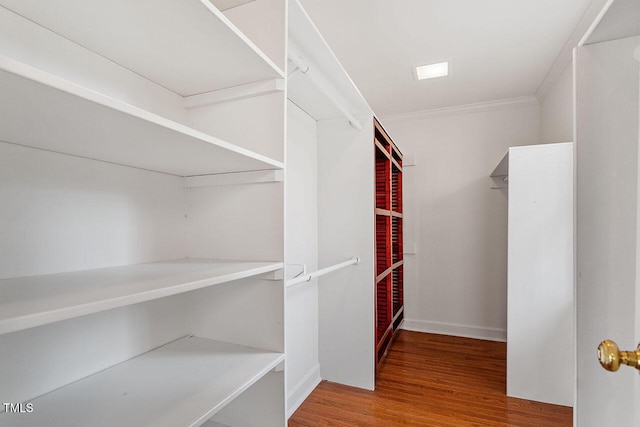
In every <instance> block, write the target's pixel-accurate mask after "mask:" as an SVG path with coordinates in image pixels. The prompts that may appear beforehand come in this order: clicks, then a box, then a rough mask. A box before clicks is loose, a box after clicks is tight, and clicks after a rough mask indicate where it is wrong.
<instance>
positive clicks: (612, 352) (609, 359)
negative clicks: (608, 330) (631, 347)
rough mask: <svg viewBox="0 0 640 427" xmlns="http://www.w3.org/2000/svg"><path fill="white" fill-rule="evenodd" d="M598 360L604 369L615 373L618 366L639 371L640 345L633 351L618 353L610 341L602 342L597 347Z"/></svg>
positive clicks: (617, 349) (616, 346)
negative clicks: (625, 366)
mask: <svg viewBox="0 0 640 427" xmlns="http://www.w3.org/2000/svg"><path fill="white" fill-rule="evenodd" d="M598 360H599V361H600V364H601V365H602V367H603V368H604V369H606V370H607V371H611V372H615V371H617V370H618V369H619V368H620V365H627V366H633V367H634V368H636V369H638V370H640V344H638V348H637V349H636V350H635V351H620V349H619V348H618V345H617V344H616V343H615V342H613V341H611V340H604V341H602V342H601V343H600V345H599V346H598Z"/></svg>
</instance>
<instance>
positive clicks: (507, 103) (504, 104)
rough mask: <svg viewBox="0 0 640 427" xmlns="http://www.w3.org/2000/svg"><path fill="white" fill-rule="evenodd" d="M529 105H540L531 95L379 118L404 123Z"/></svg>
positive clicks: (386, 121)
mask: <svg viewBox="0 0 640 427" xmlns="http://www.w3.org/2000/svg"><path fill="white" fill-rule="evenodd" d="M531 105H540V103H539V102H538V99H537V98H536V97H535V96H533V95H530V96H521V97H518V98H506V99H497V100H494V101H487V102H478V103H475V104H464V105H456V106H453V107H443V108H434V109H432V110H423V111H415V112H412V113H401V114H392V115H388V116H383V117H381V120H382V121H383V122H385V123H390V122H406V121H412V120H422V119H427V118H433V117H444V116H454V115H458V114H471V113H480V112H483V111H493V110H502V109H508V108H519V107H528V106H531Z"/></svg>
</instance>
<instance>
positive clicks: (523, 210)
mask: <svg viewBox="0 0 640 427" xmlns="http://www.w3.org/2000/svg"><path fill="white" fill-rule="evenodd" d="M492 176H493V177H494V178H497V180H498V181H502V180H503V179H507V180H508V198H509V203H508V205H509V232H508V236H509V237H508V304H507V395H509V396H513V397H519V398H523V399H529V400H536V401H541V402H547V403H554V404H559V405H566V406H573V403H574V397H573V394H574V384H575V374H574V372H575V368H574V334H573V330H574V328H573V306H574V304H573V223H574V221H573V218H574V214H573V143H561V144H545V145H534V146H524V147H512V148H510V149H509V151H508V153H507V155H506V156H505V159H503V161H502V162H500V165H499V166H498V168H496V171H494V173H493V175H492ZM507 176H508V178H504V177H507Z"/></svg>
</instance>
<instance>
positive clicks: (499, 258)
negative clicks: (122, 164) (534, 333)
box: [382, 102, 540, 340]
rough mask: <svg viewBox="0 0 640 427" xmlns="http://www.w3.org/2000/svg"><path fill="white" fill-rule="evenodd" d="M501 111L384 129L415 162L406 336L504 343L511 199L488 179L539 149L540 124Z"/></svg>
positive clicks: (393, 122) (533, 107)
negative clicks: (519, 151)
mask: <svg viewBox="0 0 640 427" xmlns="http://www.w3.org/2000/svg"><path fill="white" fill-rule="evenodd" d="M505 104H506V105H507V106H508V105H512V106H511V107H504V105H505ZM500 105H502V106H503V107H502V108H498V109H496V108H497V107H494V108H493V109H490V110H485V111H478V110H476V111H474V112H468V113H466V114H464V113H458V114H455V113H453V114H452V113H451V112H449V114H447V115H433V114H432V115H424V116H422V117H420V116H416V115H412V116H411V117H410V118H405V119H403V118H401V117H400V118H399V117H394V118H389V119H384V118H383V120H382V122H383V123H384V125H385V127H386V128H387V130H388V131H389V132H390V134H391V137H392V138H393V139H394V140H395V141H396V142H397V143H398V145H399V146H400V147H401V149H402V151H403V152H404V154H405V156H407V155H409V156H411V155H414V156H415V158H416V162H417V164H416V166H414V167H406V168H405V178H404V179H405V181H404V182H405V200H406V201H407V203H406V205H405V218H406V219H405V231H404V233H405V237H404V238H405V245H407V246H409V245H411V244H412V243H415V247H416V252H417V253H416V254H415V255H411V254H407V255H406V256H405V313H406V315H405V324H404V328H405V329H413V330H419V331H425V332H437V333H445V334H451V335H463V336H470V337H478V338H487V339H497V340H504V339H506V316H507V194H506V190H491V189H490V187H491V186H492V185H494V183H493V182H492V180H491V179H490V178H489V174H490V173H491V172H492V170H493V169H494V167H495V166H496V165H497V163H498V161H499V160H500V159H501V158H502V156H503V155H504V153H505V152H506V150H507V148H508V147H509V146H515V145H530V144H536V143H538V141H539V130H540V117H539V107H538V105H537V104H532V103H524V104H523V103H516V102H514V103H511V104H510V103H509V102H502V103H501V104H500ZM405 163H408V162H407V158H406V157H405Z"/></svg>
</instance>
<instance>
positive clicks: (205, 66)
mask: <svg viewBox="0 0 640 427" xmlns="http://www.w3.org/2000/svg"><path fill="white" fill-rule="evenodd" d="M0 4H1V5H3V6H4V7H6V8H7V9H9V10H12V11H14V12H16V13H18V14H20V15H22V16H24V17H25V18H28V19H30V20H32V21H34V22H36V23H38V24H40V25H42V26H43V27H45V28H48V29H50V30H52V31H54V32H55V33H57V34H60V35H61V36H63V37H65V38H67V39H69V40H71V41H73V42H75V43H77V44H79V45H81V46H83V47H85V48H86V49H89V50H91V51H93V52H95V53H98V54H99V55H102V56H104V57H105V58H108V59H110V60H112V61H113V62H115V63H117V64H120V65H121V66H123V67H125V68H128V69H130V70H132V71H134V72H136V73H138V74H140V75H141V76H143V77H145V78H147V79H149V80H151V81H153V82H156V83H158V84H160V85H161V86H164V87H165V88H167V89H169V90H172V91H173V92H175V93H177V94H179V95H182V96H190V95H196V94H199V93H203V92H210V91H213V90H217V89H223V88H228V87H232V86H238V85H241V84H246V83H253V82H258V81H262V80H268V79H273V78H282V77H283V76H284V73H283V72H282V70H281V69H279V68H278V67H277V66H276V65H275V64H274V63H273V61H271V59H269V58H268V57H267V56H266V55H265V54H264V53H263V52H262V51H261V50H260V49H258V48H257V47H256V45H255V44H253V43H252V42H251V41H250V40H249V39H248V38H247V37H246V36H245V35H244V34H243V33H242V32H240V31H239V30H238V28H237V27H236V26H235V25H233V24H232V23H231V21H229V19H227V18H226V17H225V16H224V15H223V14H222V12H220V11H219V10H218V9H216V7H215V6H214V5H213V4H212V3H211V2H210V1H209V0H136V1H131V0H110V1H101V0H64V1H61V0H59V1H55V0H54V1H46V2H43V1H41V0H0Z"/></svg>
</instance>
